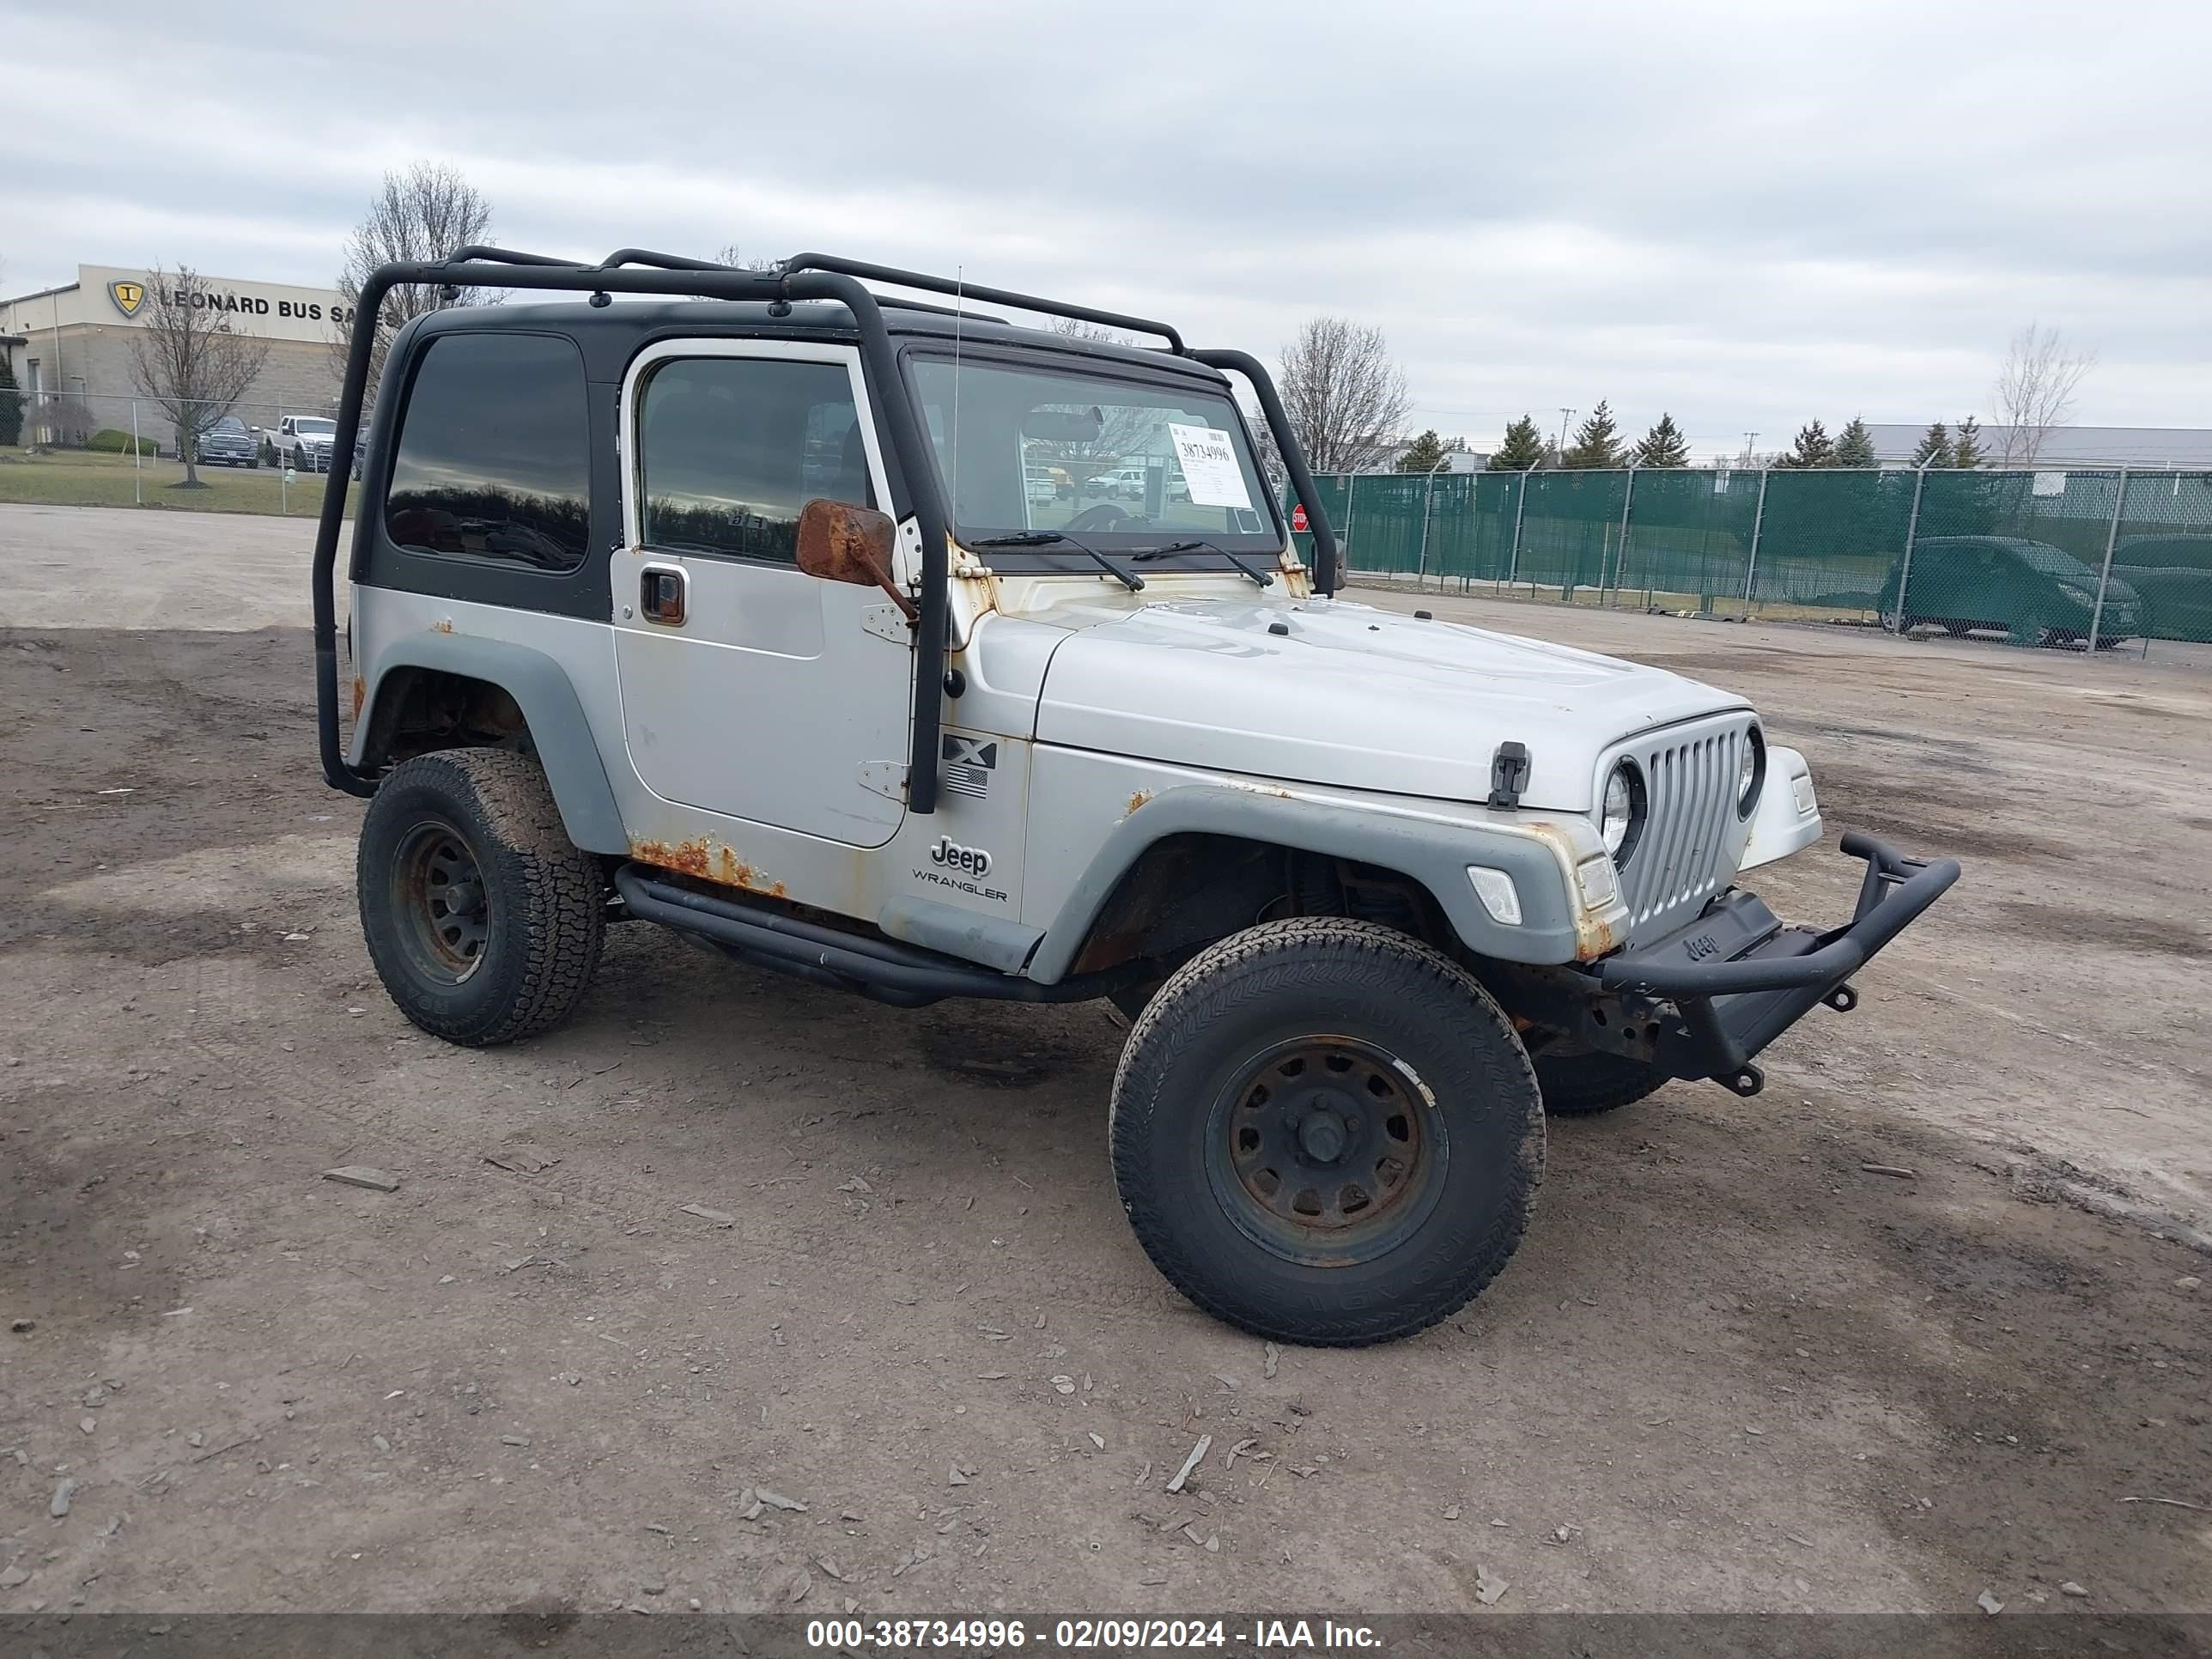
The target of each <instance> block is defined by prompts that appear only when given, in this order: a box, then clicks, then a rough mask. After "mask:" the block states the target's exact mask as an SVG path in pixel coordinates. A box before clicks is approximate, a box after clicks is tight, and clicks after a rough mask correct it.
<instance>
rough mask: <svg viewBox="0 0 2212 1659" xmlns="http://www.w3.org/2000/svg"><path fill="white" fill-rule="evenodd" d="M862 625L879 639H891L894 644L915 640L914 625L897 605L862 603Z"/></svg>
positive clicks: (904, 643)
mask: <svg viewBox="0 0 2212 1659" xmlns="http://www.w3.org/2000/svg"><path fill="white" fill-rule="evenodd" d="M860 626H861V627H862V628H863V629H866V631H867V632H869V633H871V634H873V635H875V636H876V637H877V638H878V639H879V640H889V641H890V642H891V643H892V644H893V645H910V644H912V643H913V642H914V627H913V625H912V624H911V623H908V621H907V619H906V617H905V615H904V614H903V613H902V611H900V610H899V608H898V607H897V606H896V605H889V604H885V605H862V606H861V607H860Z"/></svg>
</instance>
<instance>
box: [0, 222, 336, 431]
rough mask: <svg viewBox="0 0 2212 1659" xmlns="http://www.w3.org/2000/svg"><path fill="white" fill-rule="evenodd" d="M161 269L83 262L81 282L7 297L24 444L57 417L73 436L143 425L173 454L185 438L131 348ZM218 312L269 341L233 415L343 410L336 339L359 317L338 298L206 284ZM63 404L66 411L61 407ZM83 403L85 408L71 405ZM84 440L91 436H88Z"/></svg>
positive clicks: (0, 347)
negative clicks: (142, 382)
mask: <svg viewBox="0 0 2212 1659" xmlns="http://www.w3.org/2000/svg"><path fill="white" fill-rule="evenodd" d="M152 280H153V273H151V272H149V271H145V270H125V269H122V268H120V267H118V266H113V265H79V266H78V267H77V268H76V281H75V282H74V283H64V284H63V285H62V286H60V287H58V288H48V289H40V290H39V291H38V292H37V293H35V294H26V295H21V297H19V298H15V299H7V300H0V351H5V352H6V353H7V356H8V362H9V368H13V369H14V370H15V384H16V386H18V387H20V388H21V390H22V392H23V393H24V394H25V395H24V399H23V401H24V417H25V418H24V431H23V439H24V441H25V442H30V441H33V426H34V423H36V422H38V419H39V417H38V416H37V415H36V414H35V413H34V412H33V411H34V410H40V409H41V408H46V409H49V410H51V412H52V415H53V416H54V417H55V418H56V419H58V420H63V421H66V422H68V423H69V425H70V428H72V429H75V428H79V427H83V428H85V429H87V430H91V431H98V430H100V429H101V428H112V429H113V430H116V431H122V432H128V431H129V430H130V429H131V414H132V409H131V405H132V403H133V401H134V400H135V401H136V402H137V417H138V429H139V431H140V432H141V434H142V435H146V436H149V437H151V438H154V439H155V440H156V441H158V442H160V444H161V447H162V448H163V449H165V450H167V449H168V448H170V447H171V446H172V445H173V443H174V442H175V437H176V435H175V433H174V432H173V430H172V429H171V426H170V422H168V420H167V418H166V417H165V416H162V414H161V411H160V410H157V409H156V408H155V407H154V406H153V404H151V403H150V402H149V401H148V400H147V399H146V397H145V394H144V392H143V390H142V389H141V387H140V386H139V385H138V376H137V362H136V356H135V353H134V352H133V349H132V347H133V343H134V339H135V337H137V336H139V335H141V334H142V333H143V331H144V329H145V326H146V325H147V323H148V322H149V320H150V319H152V316H153V314H154V296H153V295H152V294H151V293H150V292H149V284H150V283H151V282H152ZM198 286H199V288H200V289H202V291H203V292H204V294H205V295H206V301H205V303H207V304H208V305H210V306H211V307H213V306H219V307H222V312H223V314H224V316H225V317H226V319H228V321H229V323H230V325H231V326H232V327H233V328H234V329H237V330H239V331H241V332H243V333H246V334H250V335H252V337H254V338H256V339H258V340H265V341H266V342H268V344H269V355H268V356H267V358H266V359H265V360H264V362H263V363H262V366H261V372H260V374H258V375H257V376H256V377H255V379H254V381H253V384H252V386H249V387H248V388H247V389H246V395H245V397H243V398H240V400H239V402H238V404H237V406H236V407H235V408H234V410H232V411H231V412H232V413H233V414H234V415H236V416H238V417H239V419H240V420H241V421H243V422H246V424H247V425H248V426H266V427H273V426H274V425H276V421H277V419H278V417H279V416H283V415H328V414H331V413H332V412H333V411H334V410H335V409H336V406H337V394H338V380H339V371H340V366H341V359H340V357H339V356H338V355H337V351H336V350H334V349H333V347H332V342H333V341H334V340H337V339H340V338H343V335H344V333H345V331H346V330H347V329H348V327H349V325H350V323H351V321H352V317H351V313H349V310H348V309H347V307H346V306H345V303H344V301H342V300H341V299H339V297H338V295H337V292H336V290H334V289H326V288H297V287H294V286H291V285H289V284H287V283H256V282H246V281H241V280H235V279H233V278H231V277H227V276H202V277H200V278H199V279H198ZM57 402H58V403H59V404H62V405H64V407H62V408H58V409H56V408H53V405H54V404H56V403H57ZM68 404H76V408H68V407H66V405H68ZM79 441H81V440H79Z"/></svg>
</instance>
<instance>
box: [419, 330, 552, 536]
mask: <svg viewBox="0 0 2212 1659" xmlns="http://www.w3.org/2000/svg"><path fill="white" fill-rule="evenodd" d="M590 470H591V442H590V423H589V417H588V415H587V412H586V406H585V391H584V362H583V358H582V357H581V356H580V354H579V353H578V352H577V350H576V348H575V346H574V344H572V343H570V342H568V340H565V339H562V338H561V337H558V336H556V335H549V334H442V335H440V336H439V337H437V338H436V339H435V340H433V341H432V342H431V343H430V344H429V345H428V347H427V348H426V349H424V350H423V352H422V355H421V356H418V357H417V358H416V362H415V372H414V374H413V377H412V378H411V380H410V382H409V385H408V392H407V404H406V407H405V409H404V410H402V411H401V415H400V424H399V441H398V446H397V447H396V448H395V450H394V452H393V454H392V477H391V481H390V483H389V484H388V485H387V487H386V491H385V499H384V531H385V534H386V537H388V538H390V539H391V541H392V544H394V545H396V546H398V547H403V548H406V549H408V550H410V551H413V552H417V553H431V554H438V555H442V556H447V557H452V558H462V559H481V560H486V561H489V562H495V563H502V564H512V565H520V566H523V567H525V568H530V569H535V570H544V571H564V570H573V569H574V568H576V567H577V566H578V565H579V564H580V563H581V562H583V558H584V555H585V552H586V549H587V547H588V546H589V542H590V538H589V535H588V533H587V532H588V530H589V502H590V494H591V491H590V486H589V478H590Z"/></svg>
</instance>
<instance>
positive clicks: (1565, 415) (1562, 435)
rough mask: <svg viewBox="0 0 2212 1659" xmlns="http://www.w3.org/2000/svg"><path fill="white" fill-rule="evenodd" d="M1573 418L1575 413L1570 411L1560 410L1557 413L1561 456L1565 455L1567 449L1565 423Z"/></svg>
mask: <svg viewBox="0 0 2212 1659" xmlns="http://www.w3.org/2000/svg"><path fill="white" fill-rule="evenodd" d="M1574 417H1575V411H1574V410H1571V409H1562V410H1560V411H1559V453H1561V454H1565V453H1566V448H1567V422H1569V421H1571V420H1572V419H1574Z"/></svg>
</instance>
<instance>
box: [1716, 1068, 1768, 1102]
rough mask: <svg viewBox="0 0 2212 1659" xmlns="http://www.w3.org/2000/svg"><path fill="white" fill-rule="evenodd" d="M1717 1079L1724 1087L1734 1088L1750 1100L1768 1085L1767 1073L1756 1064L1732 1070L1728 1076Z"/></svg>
mask: <svg viewBox="0 0 2212 1659" xmlns="http://www.w3.org/2000/svg"><path fill="white" fill-rule="evenodd" d="M1715 1081H1716V1082H1717V1083H1719V1084H1720V1085H1721V1086H1722V1087H1723V1088H1725V1089H1729V1090H1733V1091H1735V1093H1737V1094H1740V1095H1741V1096H1742V1097H1744V1098H1745V1099H1746V1100H1749V1099H1750V1098H1751V1097H1753V1095H1755V1094H1757V1093H1758V1092H1759V1091H1760V1090H1761V1089H1764V1088H1765V1086H1766V1073H1764V1072H1762V1071H1760V1070H1759V1067H1758V1066H1748V1065H1747V1066H1744V1067H1743V1069H1742V1070H1741V1071H1737V1072H1731V1073H1729V1075H1728V1076H1726V1077H1724V1078H1718V1079H1715Z"/></svg>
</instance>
